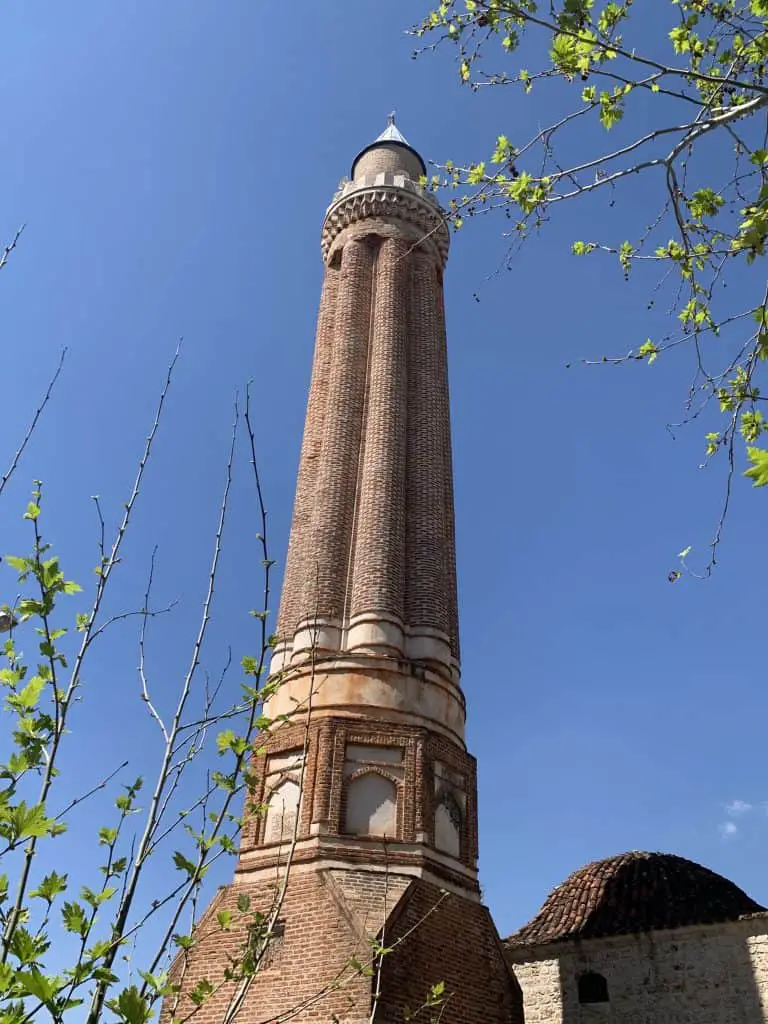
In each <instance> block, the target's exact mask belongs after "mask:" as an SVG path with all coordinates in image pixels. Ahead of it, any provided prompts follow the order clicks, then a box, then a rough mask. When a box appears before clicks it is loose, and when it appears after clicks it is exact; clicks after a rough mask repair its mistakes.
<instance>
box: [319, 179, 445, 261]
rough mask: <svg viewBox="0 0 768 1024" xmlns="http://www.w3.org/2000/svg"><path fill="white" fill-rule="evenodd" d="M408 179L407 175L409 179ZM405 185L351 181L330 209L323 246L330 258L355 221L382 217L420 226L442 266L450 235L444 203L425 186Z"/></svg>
mask: <svg viewBox="0 0 768 1024" xmlns="http://www.w3.org/2000/svg"><path fill="white" fill-rule="evenodd" d="M382 177H383V175H382ZM406 180H407V179H406ZM408 184H409V185H410V188H408V187H403V186H402V185H399V184H398V185H387V184H385V185H375V186H372V187H363V188H361V187H360V186H359V184H358V183H356V182H355V183H351V186H352V187H350V186H347V188H346V189H345V190H343V191H342V194H341V196H340V198H338V199H337V200H336V201H335V202H334V203H333V205H332V206H331V207H330V209H329V210H328V213H327V214H326V217H325V221H324V223H323V231H322V235H321V239H320V246H321V248H322V252H323V259H324V260H327V259H328V254H329V252H330V250H331V246H332V245H333V242H334V240H335V239H336V238H337V236H338V235H339V234H340V233H341V232H342V231H343V230H344V229H345V228H348V227H349V226H350V225H352V224H356V223H358V222H359V221H363V220H369V219H373V218H378V219H381V220H398V221H401V222H404V223H406V224H408V225H410V226H411V227H413V228H415V229H416V232H417V235H418V237H417V239H416V241H418V242H419V244H423V245H424V246H425V247H427V248H432V249H433V251H434V252H435V253H436V255H437V256H438V258H439V260H440V263H441V265H442V266H445V262H446V260H447V259H448V246H449V244H450V236H449V234H448V226H447V225H446V223H445V217H444V216H443V212H442V210H441V209H440V207H439V206H438V205H437V204H436V203H435V202H434V200H432V199H431V198H430V199H428V198H427V197H426V195H425V194H424V193H423V192H422V190H418V191H417V190H416V186H414V185H413V183H412V182H408Z"/></svg>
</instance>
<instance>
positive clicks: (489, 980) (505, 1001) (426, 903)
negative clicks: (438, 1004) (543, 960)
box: [376, 882, 523, 1024]
mask: <svg viewBox="0 0 768 1024" xmlns="http://www.w3.org/2000/svg"><path fill="white" fill-rule="evenodd" d="M384 938H385V942H386V944H387V945H390V946H392V945H395V944H396V943H398V940H400V939H403V941H402V944H401V945H398V946H397V947H396V949H395V952H394V953H393V954H392V955H391V956H387V957H384V960H383V963H382V993H383V998H382V1000H381V1008H380V1009H381V1012H380V1014H378V1015H377V1017H376V1021H377V1024H378V1022H381V1024H400V1022H402V1021H403V1020H404V1019H406V1018H405V1011H406V1009H407V1008H410V1010H411V1011H412V1012H413V1011H416V1010H418V1009H419V1008H420V1007H421V1006H422V1005H423V1004H424V1002H425V1000H426V998H427V996H428V994H429V991H430V988H431V987H432V986H433V985H435V984H437V983H440V982H443V983H444V985H445V990H444V991H445V996H446V999H447V1001H446V1004H445V1007H444V1008H443V1009H442V1012H441V1011H440V1010H436V1011H434V1012H435V1015H436V1016H437V1015H438V1014H439V1018H438V1019H439V1020H440V1021H441V1024H501V1022H504V1024H523V1008H522V996H521V992H520V987H519V985H518V983H517V980H516V978H515V976H514V974H513V973H512V971H511V970H510V969H509V968H508V966H507V964H506V962H505V960H504V954H503V949H502V946H501V943H500V941H499V938H498V935H497V933H496V929H495V927H494V925H493V922H492V920H491V917H490V914H489V913H488V910H487V908H486V907H483V906H482V905H481V904H479V903H469V902H467V901H466V900H462V899H461V898H460V897H458V896H455V895H452V894H446V893H445V892H441V891H440V890H439V889H438V888H436V887H435V886H433V885H429V884H427V883H425V882H415V883H414V884H413V885H412V886H411V887H410V889H409V890H408V891H407V892H406V893H405V895H404V897H403V899H402V900H401V902H400V905H399V907H398V908H396V910H395V911H394V913H393V915H392V919H391V920H390V922H389V924H388V927H387V930H386V933H385V936H384ZM421 1016H423V1014H422V1015H421ZM416 1019H417V1020H419V1019H421V1017H417V1018H416ZM427 1019H429V1018H427Z"/></svg>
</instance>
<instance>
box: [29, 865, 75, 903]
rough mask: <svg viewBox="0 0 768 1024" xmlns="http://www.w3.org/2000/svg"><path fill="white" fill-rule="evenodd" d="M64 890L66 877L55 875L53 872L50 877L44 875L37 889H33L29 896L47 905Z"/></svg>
mask: <svg viewBox="0 0 768 1024" xmlns="http://www.w3.org/2000/svg"><path fill="white" fill-rule="evenodd" d="M66 888H67V876H66V875H57V874H56V872H55V871H52V872H51V873H50V875H46V876H45V878H43V879H42V881H41V882H40V884H39V885H38V887H37V888H36V889H33V890H32V892H30V894H29V895H30V896H32V897H38V898H39V899H43V900H45V901H46V902H47V903H52V902H53V900H54V899H55V898H56V897H57V896H59V895H60V894H61V893H63V892H65V891H66Z"/></svg>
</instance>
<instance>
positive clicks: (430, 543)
mask: <svg viewBox="0 0 768 1024" xmlns="http://www.w3.org/2000/svg"><path fill="white" fill-rule="evenodd" d="M409 172H410V173H409ZM421 172H422V166H421V161H420V158H419V157H418V156H417V155H416V154H415V153H413V151H411V150H410V149H409V148H408V147H406V146H405V145H404V144H403V143H398V144H395V143H393V142H388V143H387V144H386V145H384V144H379V145H374V146H373V147H370V148H369V149H368V150H367V151H364V152H363V153H362V154H361V156H360V157H359V158H358V159H357V160H356V162H355V165H354V168H353V179H352V181H351V182H350V183H349V184H347V185H346V186H345V187H344V188H343V189H342V190H341V194H340V195H339V196H338V197H337V199H336V201H335V202H334V204H333V205H332V206H331V208H330V210H329V212H328V215H327V217H326V222H325V227H324V232H323V248H324V256H325V280H324V282H323V292H322V299H321V303H320V315H319V318H318V328H317V342H316V347H315V358H314V368H313V373H312V383H311V386H310V393H309V403H308V407H307V419H306V426H305V431H304V442H303V445H302V450H301V460H300V464H299V477H298V485H297V490H296V501H295V506H294V515H293V525H292V529H291V536H290V543H289V547H288V558H287V561H286V569H285V577H284V583H283V593H282V600H281V603H280V614H279V621H278V635H279V637H280V645H279V648H278V651H277V654H276V658H275V661H274V662H273V668H274V669H277V668H282V667H284V666H285V665H287V664H290V663H292V662H293V663H295V661H296V660H297V659H301V658H302V657H306V651H307V648H308V647H309V646H311V645H313V644H314V646H315V648H316V651H317V654H318V655H322V656H326V655H334V654H338V653H351V652H357V653H363V654H366V655H382V656H384V657H389V656H395V657H397V658H404V659H405V660H407V661H417V662H424V663H426V664H428V665H429V666H430V667H432V668H434V670H435V671H436V672H437V673H439V674H440V675H442V676H444V677H446V678H447V679H450V680H453V681H454V682H457V681H458V616H457V604H456V561H455V547H454V527H453V489H452V472H451V440H450V424H449V410H448V378H447V365H446V342H445V318H444V312H443V286H442V274H443V263H444V260H445V256H446V254H447V247H448V237H447V233H446V229H445V226H444V224H443V223H442V220H441V218H440V214H439V211H438V209H437V207H436V205H435V204H434V203H433V202H432V201H431V200H430V199H429V197H428V195H426V194H425V193H423V192H422V190H421V189H420V188H419V187H418V185H417V184H416V181H414V177H416V180H418V175H419V174H420V173H421ZM372 185H373V186H376V185H378V186H382V188H381V191H380V193H379V194H378V195H376V194H371V191H370V186H372ZM425 229H426V230H427V231H430V232H432V234H431V235H430V237H429V238H428V239H427V240H424V230H425Z"/></svg>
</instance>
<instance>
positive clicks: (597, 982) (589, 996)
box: [578, 971, 608, 1003]
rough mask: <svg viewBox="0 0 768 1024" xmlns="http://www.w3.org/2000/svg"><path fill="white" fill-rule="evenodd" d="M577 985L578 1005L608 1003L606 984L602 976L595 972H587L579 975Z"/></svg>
mask: <svg viewBox="0 0 768 1024" xmlns="http://www.w3.org/2000/svg"><path fill="white" fill-rule="evenodd" d="M578 984H579V1002H580V1003H607V1002H608V982H607V981H606V980H605V978H604V977H603V975H602V974H597V972H596V971H587V972H586V973H585V974H580V975H579V979H578Z"/></svg>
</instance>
